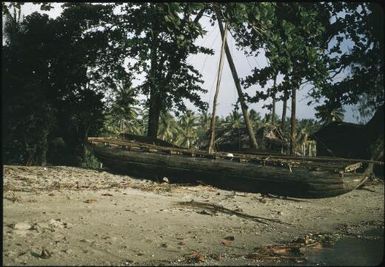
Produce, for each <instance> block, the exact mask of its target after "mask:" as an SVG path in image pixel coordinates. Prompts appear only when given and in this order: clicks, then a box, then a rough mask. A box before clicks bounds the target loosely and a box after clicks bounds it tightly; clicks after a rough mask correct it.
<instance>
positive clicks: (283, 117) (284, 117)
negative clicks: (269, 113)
mask: <svg viewBox="0 0 385 267" xmlns="http://www.w3.org/2000/svg"><path fill="white" fill-rule="evenodd" d="M284 94H285V95H284V98H283V106H282V118H281V129H282V131H283V130H284V128H285V121H286V110H287V99H288V97H287V93H286V92H285V93H284Z"/></svg>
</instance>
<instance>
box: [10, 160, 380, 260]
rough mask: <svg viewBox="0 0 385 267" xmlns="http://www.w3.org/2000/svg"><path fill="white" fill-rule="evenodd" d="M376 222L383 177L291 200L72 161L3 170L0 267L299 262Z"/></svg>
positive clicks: (357, 234)
mask: <svg viewBox="0 0 385 267" xmlns="http://www.w3.org/2000/svg"><path fill="white" fill-rule="evenodd" d="M383 228H384V186H383V183H382V182H381V181H377V182H371V183H370V184H368V185H366V186H365V187H363V188H362V189H360V190H355V191H353V192H350V193H347V194H344V195H341V196H338V197H333V198H323V199H294V198H282V197H277V196H272V195H270V196H269V195H262V194H258V193H244V192H235V191H228V190H222V189H218V188H215V187H212V186H209V185H202V184H200V185H187V184H182V185H181V184H169V183H167V182H154V181H149V180H143V179H134V178H131V177H129V176H124V175H116V174H111V173H108V172H106V171H97V170H88V169H82V168H74V167H62V166H57V167H25V166H4V167H3V264H4V265H114V266H116V265H188V264H200V265H265V264H267V263H269V262H270V263H271V262H273V263H274V264H275V263H277V264H278V263H280V264H285V262H286V263H287V262H289V263H290V264H291V265H293V264H295V263H298V264H306V263H309V262H308V259H307V258H306V253H305V251H306V250H322V249H323V247H325V246H326V244H327V242H326V241H328V242H331V241H333V240H334V239H338V238H339V237H341V236H355V237H363V238H364V236H363V233H364V232H365V231H368V230H371V229H380V230H382V231H383ZM325 237H326V238H325ZM326 239H327V240H326ZM325 240H326V241H325ZM295 242H297V243H295ZM288 244H291V247H293V244H297V245H296V246H294V247H295V251H296V252H297V254H296V256H293V255H294V254H293V253H291V252H293V251H290V246H288ZM262 248H264V250H263V249H262ZM263 251H264V252H263Z"/></svg>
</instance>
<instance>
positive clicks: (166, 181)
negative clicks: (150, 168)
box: [162, 177, 170, 184]
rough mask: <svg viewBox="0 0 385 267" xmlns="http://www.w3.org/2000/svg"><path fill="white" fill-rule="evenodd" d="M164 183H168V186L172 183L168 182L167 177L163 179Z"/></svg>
mask: <svg viewBox="0 0 385 267" xmlns="http://www.w3.org/2000/svg"><path fill="white" fill-rule="evenodd" d="M162 182H164V183H168V184H169V183H170V181H169V180H168V178H167V177H163V178H162Z"/></svg>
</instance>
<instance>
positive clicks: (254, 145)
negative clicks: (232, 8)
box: [217, 12, 258, 149]
mask: <svg viewBox="0 0 385 267" xmlns="http://www.w3.org/2000/svg"><path fill="white" fill-rule="evenodd" d="M217 18H218V25H219V30H220V31H221V34H222V36H224V31H225V30H224V29H223V25H222V22H221V20H220V16H219V13H218V12H217ZM223 44H224V45H225V52H226V56H227V62H229V66H230V70H231V74H232V75H233V79H234V83H235V87H236V88H237V92H238V99H239V102H240V103H241V109H242V113H243V118H244V119H245V124H246V128H247V132H248V134H249V140H250V147H251V148H253V149H257V148H258V144H257V140H256V139H255V135H254V131H253V128H252V126H251V123H250V119H249V113H248V111H247V105H246V103H245V98H244V96H243V93H242V88H241V83H240V82H239V77H238V74H237V70H236V69H235V65H234V61H233V58H232V56H231V54H230V49H229V46H228V45H227V42H226V39H225V37H222V45H223Z"/></svg>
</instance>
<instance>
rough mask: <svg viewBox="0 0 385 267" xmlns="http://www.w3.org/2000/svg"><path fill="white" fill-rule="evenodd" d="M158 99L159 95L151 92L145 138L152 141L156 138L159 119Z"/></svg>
mask: <svg viewBox="0 0 385 267" xmlns="http://www.w3.org/2000/svg"><path fill="white" fill-rule="evenodd" d="M160 109H161V107H160V97H159V94H158V93H156V92H153V93H152V94H151V95H150V109H149V114H148V127H147V136H148V137H151V138H153V139H156V138H157V135H158V129H159V117H160Z"/></svg>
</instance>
